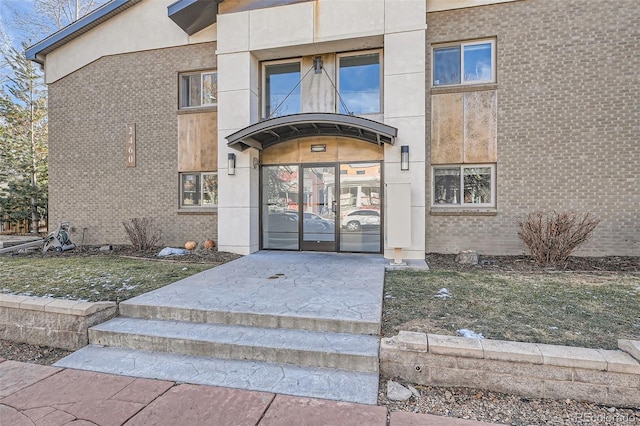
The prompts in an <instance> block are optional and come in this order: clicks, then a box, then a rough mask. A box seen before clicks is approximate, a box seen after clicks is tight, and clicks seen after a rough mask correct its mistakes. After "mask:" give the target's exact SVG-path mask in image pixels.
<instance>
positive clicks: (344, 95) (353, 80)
mask: <svg viewBox="0 0 640 426" xmlns="http://www.w3.org/2000/svg"><path fill="white" fill-rule="evenodd" d="M338 63H339V72H338V93H339V94H340V97H339V98H338V99H336V103H337V104H338V111H339V112H340V113H341V114H348V113H353V114H376V113H380V112H382V109H381V104H382V96H381V93H382V91H381V90H380V88H381V87H382V73H381V72H380V52H375V53H364V54H359V55H348V56H347V55H340V56H338ZM343 102H344V104H343ZM345 107H346V108H345Z"/></svg>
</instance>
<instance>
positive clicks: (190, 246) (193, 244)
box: [184, 241, 198, 250]
mask: <svg viewBox="0 0 640 426" xmlns="http://www.w3.org/2000/svg"><path fill="white" fill-rule="evenodd" d="M196 247H198V243H196V242H195V241H187V242H186V243H185V245H184V248H186V249H187V250H193V249H194V248H196Z"/></svg>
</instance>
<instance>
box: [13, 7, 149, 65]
mask: <svg viewBox="0 0 640 426" xmlns="http://www.w3.org/2000/svg"><path fill="white" fill-rule="evenodd" d="M140 1H142V0H111V1H110V2H108V3H105V4H104V5H102V6H101V7H99V8H97V9H96V10H94V11H93V12H91V13H89V14H88V15H85V16H83V17H82V18H80V19H78V20H77V21H75V22H73V23H71V24H69V25H67V26H66V27H64V28H62V29H61V30H60V31H57V32H55V33H53V34H51V35H50V36H49V37H47V38H45V39H44V40H42V41H39V42H38V43H36V44H34V45H33V46H30V47H29V48H27V50H26V51H25V55H26V57H27V59H29V60H30V61H34V62H37V63H39V64H41V65H42V64H44V57H45V56H46V55H47V53H49V52H51V51H53V50H55V49H57V48H58V47H60V46H62V45H64V44H66V43H68V42H70V41H71V40H73V39H74V38H77V37H79V36H80V35H82V34H84V33H86V32H87V31H89V30H91V29H92V28H94V27H96V26H98V25H100V24H101V23H103V22H104V21H106V20H108V19H111V18H112V17H114V16H115V15H117V14H119V13H121V12H123V11H125V10H127V9H129V8H130V7H131V6H133V5H135V4H136V3H140Z"/></svg>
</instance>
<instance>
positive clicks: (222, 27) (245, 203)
mask: <svg viewBox="0 0 640 426" xmlns="http://www.w3.org/2000/svg"><path fill="white" fill-rule="evenodd" d="M217 55H218V249H219V250H221V251H229V252H233V253H238V254H249V253H253V252H255V251H257V250H258V249H259V234H258V225H259V170H258V168H257V167H254V159H256V158H259V157H258V151H257V150H255V149H247V150H245V151H243V152H240V151H236V150H234V149H231V148H228V147H227V140H226V139H225V138H226V137H227V136H228V135H230V134H232V133H234V132H236V131H238V130H240V129H242V128H244V127H246V126H248V125H250V124H252V123H255V122H256V121H257V120H258V66H259V65H258V60H257V59H256V58H255V57H254V56H253V55H252V54H251V53H250V52H249V14H248V12H241V13H233V14H225V15H219V16H218V51H217ZM230 153H233V154H235V156H236V167H235V173H234V174H233V175H230V174H229V169H228V154H230Z"/></svg>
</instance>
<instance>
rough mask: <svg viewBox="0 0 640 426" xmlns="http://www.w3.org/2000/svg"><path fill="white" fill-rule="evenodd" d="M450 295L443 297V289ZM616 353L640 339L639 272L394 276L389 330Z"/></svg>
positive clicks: (390, 277)
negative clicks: (626, 341) (624, 342)
mask: <svg viewBox="0 0 640 426" xmlns="http://www.w3.org/2000/svg"><path fill="white" fill-rule="evenodd" d="M443 288H445V289H447V290H448V292H449V293H450V294H451V297H446V298H442V297H436V295H437V294H438V292H439V291H440V290H441V289H443ZM460 329H469V330H472V331H474V332H476V333H481V334H482V335H483V336H484V337H485V338H488V339H499V340H514V341H522V342H537V343H549V344H557V345H568V346H584V347H591V348H604V349H616V348H617V339H618V338H632V339H640V274H638V273H635V272H569V271H553V272H506V271H505V272H503V271H501V272H494V271H482V270H478V271H471V272H459V271H455V272H454V271H428V272H406V271H405V272H400V271H392V272H388V273H387V275H386V279H385V296H384V308H383V324H382V332H383V334H384V335H386V336H391V335H395V334H397V332H398V330H408V331H421V332H428V333H433V334H447V335H455V334H456V332H457V330H460Z"/></svg>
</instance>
